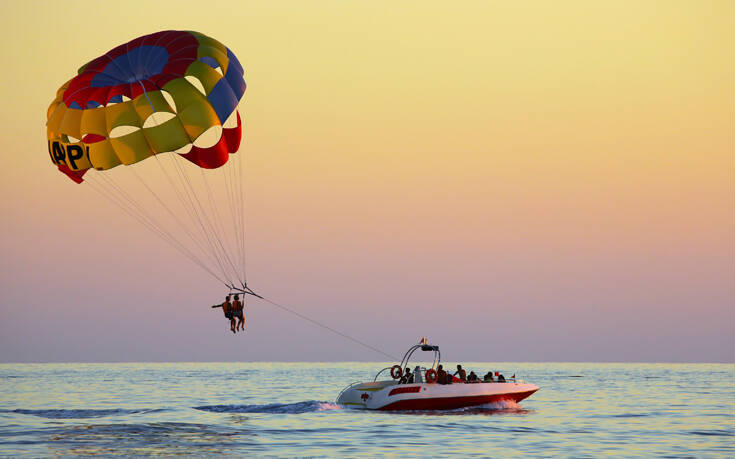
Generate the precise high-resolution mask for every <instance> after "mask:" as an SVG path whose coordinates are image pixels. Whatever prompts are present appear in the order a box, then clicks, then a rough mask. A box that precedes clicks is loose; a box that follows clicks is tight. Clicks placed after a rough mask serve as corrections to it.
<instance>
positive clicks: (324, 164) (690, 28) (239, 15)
mask: <svg viewBox="0 0 735 459" xmlns="http://www.w3.org/2000/svg"><path fill="white" fill-rule="evenodd" d="M1 16H2V18H0V23H2V28H1V29H0V30H2V31H3V32H2V33H3V35H4V38H5V46H3V47H2V49H1V50H0V57H1V59H0V61H2V62H3V63H4V65H5V71H4V72H3V76H2V77H0V78H2V84H1V85H0V88H2V89H0V90H1V91H2V102H3V110H2V111H1V112H0V116H1V117H2V120H0V129H1V130H2V139H3V143H4V145H3V148H2V150H3V152H2V154H1V155H2V156H1V158H2V162H3V167H2V168H0V195H2V196H3V199H2V200H0V215H1V216H2V218H1V219H0V222H1V224H0V253H1V254H2V256H1V258H0V362H47V361H53V362H70V361H71V362H73V361H102V362H105V361H229V360H263V361H267V360H380V359H381V356H380V355H379V354H375V353H372V352H371V351H368V350H365V349H363V348H361V347H359V346H357V345H355V344H353V343H351V342H349V341H345V340H344V339H342V338H340V337H339V336H335V335H332V334H330V333H328V332H326V331H324V330H322V329H319V328H316V327H314V326H313V325H311V324H309V323H307V322H304V321H302V320H300V319H298V318H295V317H293V316H290V315H288V314H285V313H284V312H282V311H280V310H278V309H275V308H273V307H272V306H270V305H268V304H267V303H263V302H259V301H255V300H253V301H249V303H248V305H247V309H246V315H247V332H246V333H245V334H239V335H237V336H233V335H232V334H231V333H229V331H227V329H226V323H225V321H224V319H223V318H222V317H221V313H219V312H217V311H212V310H211V309H210V308H209V307H208V306H209V305H211V304H213V303H214V302H216V301H218V300H220V298H221V297H222V296H223V294H224V293H225V292H224V291H223V289H222V287H221V285H218V284H217V283H216V282H215V281H213V280H212V279H211V278H209V277H207V276H206V274H204V273H203V272H202V271H201V270H199V268H198V267H197V266H196V265H194V264H192V263H191V262H189V261H188V260H187V259H186V258H184V257H182V256H181V255H180V254H179V253H178V252H176V251H174V250H173V249H171V248H170V247H169V246H167V245H165V244H164V243H162V242H161V241H160V240H159V239H157V238H156V237H155V236H154V235H152V234H151V233H149V232H148V231H147V230H146V229H145V228H143V227H142V226H141V225H140V224H138V223H137V222H135V221H134V220H132V219H130V218H129V217H127V216H126V215H124V214H122V213H121V212H120V211H119V210H118V209H117V208H115V207H113V206H111V205H110V204H109V203H107V202H106V201H104V200H103V199H102V198H101V197H99V196H98V195H96V194H95V193H93V192H91V191H90V190H89V189H88V188H85V184H82V185H76V184H74V183H72V182H71V181H70V180H68V179H67V178H66V177H64V176H63V175H62V174H60V173H58V172H57V171H56V170H55V168H54V166H53V165H52V164H51V162H50V161H49V157H48V154H47V151H46V141H45V120H46V108H47V107H48V104H49V103H50V102H51V100H52V99H53V97H54V95H55V93H56V90H57V88H58V87H59V86H60V85H61V84H62V83H64V82H65V81H66V80H67V79H68V78H70V77H71V76H73V75H74V74H75V72H76V70H77V68H78V67H79V66H80V65H82V64H83V63H86V62H87V61H89V60H90V59H92V58H94V57H96V56H98V55H100V54H102V53H104V52H106V51H108V50H109V49H111V48H112V47H114V46H116V45H118V44H120V43H124V42H126V41H128V40H130V39H132V38H135V37H137V36H139V35H144V34H148V33H152V32H155V31H158V30H164V29H181V30H187V29H189V30H197V31H200V32H203V33H205V34H208V35H210V36H212V37H215V38H216V39H218V40H220V41H221V42H223V43H224V44H226V45H227V46H228V47H229V48H230V49H232V50H233V51H234V52H235V53H236V54H237V55H238V57H239V58H240V60H241V62H242V64H243V66H244V68H245V72H246V75H245V76H246V80H247V82H248V90H247V92H246V94H245V98H244V100H243V102H242V103H241V106H240V109H241V111H242V113H243V116H244V122H245V126H244V142H243V146H242V148H241V152H242V153H244V154H245V155H246V157H247V161H246V166H247V167H246V171H247V172H246V183H245V187H246V194H247V255H248V259H247V266H248V280H249V282H250V283H251V285H252V286H253V287H254V288H255V289H257V290H258V291H259V292H262V293H264V294H265V295H266V296H268V297H270V298H272V299H273V300H275V301H278V302H280V303H283V304H285V305H288V306H289V307H291V308H293V309H295V310H298V311H299V312H301V313H303V314H305V315H307V316H309V317H313V318H314V319H317V320H320V321H322V322H324V323H326V324H329V325H330V326H333V327H334V328H337V329H339V330H341V331H343V332H345V333H348V334H350V335H352V336H355V337H356V338H358V339H360V340H363V341H365V342H368V343H371V344H373V345H375V346H378V347H380V348H381V349H384V350H386V351H387V352H389V353H391V354H394V355H396V354H398V355H400V354H402V352H403V351H404V350H405V349H406V348H407V347H408V346H409V345H411V344H412V343H414V342H416V341H417V340H418V339H420V338H421V337H422V336H428V337H429V338H430V339H431V340H432V341H433V342H436V343H438V344H440V345H441V346H442V349H443V355H444V357H445V358H447V359H449V360H465V361H660V362H735V337H734V336H735V205H734V202H735V177H734V175H735V129H733V120H734V119H735V84H734V82H735V46H733V43H735V2H730V1H668V2H655V1H608V2H604V1H597V2H588V1H561V2H559V1H528V2H501V1H490V2H486V1H478V2H447V1H441V2H435V1H421V2H418V1H416V2H393V1H374V0H371V1H358V2H343V1H317V2H300V1H294V2H287V1H277V2H270V1H261V2H242V1H237V2H230V3H224V2H182V1H179V2H144V3H137V4H136V2H114V3H110V2H91V1H90V2H64V5H63V6H61V5H56V4H55V3H51V2H49V3H37V2H12V3H11V2H5V3H4V4H3V14H2V15H1Z"/></svg>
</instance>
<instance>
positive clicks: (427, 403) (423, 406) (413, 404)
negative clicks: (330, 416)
mask: <svg viewBox="0 0 735 459" xmlns="http://www.w3.org/2000/svg"><path fill="white" fill-rule="evenodd" d="M406 389H410V388H409V387H406ZM393 390H400V389H393ZM416 392H417V391H416ZM534 392H536V390H529V391H526V392H516V393H514V394H494V395H471V396H468V397H443V398H414V399H408V400H398V401H396V402H393V403H391V404H389V405H386V406H384V407H382V408H380V409H381V410H384V411H394V410H410V411H413V410H416V411H420V410H453V409H456V408H465V407H468V406H477V405H484V404H486V403H496V402H501V401H503V400H513V401H514V402H520V401H521V400H523V399H524V398H527V397H529V396H530V395H531V394H533V393H534ZM388 395H393V391H391V393H390V394H388Z"/></svg>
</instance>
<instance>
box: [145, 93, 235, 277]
mask: <svg viewBox="0 0 735 459" xmlns="http://www.w3.org/2000/svg"><path fill="white" fill-rule="evenodd" d="M137 82H138V84H139V85H140V88H141V90H142V91H143V94H144V95H145V98H146V100H147V101H148V105H149V106H150V107H151V116H154V114H155V113H156V110H155V108H154V107H153V103H152V102H151V99H150V97H148V91H146V89H145V85H143V83H142V82H141V81H140V80H137ZM131 89H132V83H131ZM159 89H161V88H160V87H159ZM154 121H156V119H155V118H154ZM153 156H154V157H155V158H156V162H157V163H158V165H159V167H160V168H161V170H162V171H163V172H164V174H165V175H166V178H167V179H168V181H169V183H171V185H172V186H173V187H174V189H175V191H176V194H177V196H179V200H180V201H181V202H182V205H183V207H184V209H185V210H186V211H187V213H188V214H189V217H190V218H192V221H193V220H194V217H193V216H192V214H191V212H190V210H189V207H188V206H187V205H186V204H185V203H184V201H183V199H182V198H181V195H180V193H179V189H178V187H176V186H175V185H174V184H173V182H172V181H171V179H170V177H169V175H168V173H167V172H166V170H165V168H163V167H162V166H161V164H160V161H158V155H157V154H154V155H153ZM174 162H175V160H174ZM177 166H178V164H177ZM182 173H183V171H182ZM182 184H183V181H182ZM146 187H147V186H146ZM147 188H149V187H147ZM149 190H150V188H149ZM154 194H155V193H154ZM192 194H194V191H193V189H192ZM194 196H196V195H195V194H194ZM159 202H161V204H162V205H163V202H162V201H161V200H160V199H159ZM190 204H191V209H193V210H194V212H195V213H196V219H198V220H199V223H200V226H201V230H202V234H203V235H204V237H203V238H202V241H204V240H206V241H207V242H208V243H209V245H210V249H211V252H210V255H211V256H212V257H213V258H214V260H215V262H216V263H217V264H218V265H219V267H220V270H221V271H222V275H223V276H224V277H225V278H227V279H228V280H229V277H230V276H229V275H228V273H227V271H226V270H225V268H224V266H223V265H222V264H221V263H220V261H219V256H218V254H217V249H216V247H215V246H214V243H213V242H212V240H211V238H210V237H209V233H208V231H207V230H206V229H205V228H204V225H202V224H201V218H200V216H199V213H198V211H197V208H196V206H194V203H193V201H192V200H191V199H190ZM164 207H165V208H166V209H167V210H168V211H169V213H171V214H172V215H173V213H172V212H171V211H170V210H169V209H168V207H167V206H165V205H164ZM202 211H203V209H202ZM174 218H176V217H175V216H174ZM205 218H206V215H205ZM176 220H177V222H179V224H180V225H181V226H182V228H183V229H185V228H186V226H185V225H182V224H181V223H180V221H179V220H178V218H176ZM189 237H190V238H191V239H192V240H193V241H195V242H197V240H196V239H195V238H194V237H193V236H192V235H191V234H190V233H189ZM197 244H198V245H200V249H201V250H202V251H203V252H205V253H207V251H206V250H204V249H203V248H202V247H201V245H203V244H199V243H198V242H197Z"/></svg>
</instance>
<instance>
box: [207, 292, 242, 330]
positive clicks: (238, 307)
mask: <svg viewBox="0 0 735 459" xmlns="http://www.w3.org/2000/svg"><path fill="white" fill-rule="evenodd" d="M212 307H213V308H222V312H224V313H225V318H226V319H228V320H229V321H230V330H231V331H232V333H236V332H237V331H238V330H241V331H245V316H244V315H243V310H244V309H245V303H244V302H242V301H240V295H235V299H234V301H232V302H230V295H227V296H226V297H225V302H224V303H222V304H215V305H214V306H212ZM235 319H237V323H235Z"/></svg>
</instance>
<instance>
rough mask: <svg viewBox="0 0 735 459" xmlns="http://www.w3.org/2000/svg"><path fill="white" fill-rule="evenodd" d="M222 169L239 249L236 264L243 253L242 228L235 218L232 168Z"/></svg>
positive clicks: (225, 166)
mask: <svg viewBox="0 0 735 459" xmlns="http://www.w3.org/2000/svg"><path fill="white" fill-rule="evenodd" d="M230 162H231V160H230V161H227V163H230ZM220 169H221V170H222V183H224V186H225V191H226V192H227V204H228V207H229V209H230V217H231V220H232V228H233V229H234V232H235V236H236V240H235V247H236V248H237V249H238V254H237V255H238V256H237V259H236V260H235V262H237V261H238V259H239V258H241V257H242V253H241V250H240V243H239V237H240V228H239V227H238V219H237V218H236V217H235V216H236V215H237V214H236V212H237V209H236V204H235V202H234V199H235V197H234V194H233V192H232V188H233V185H232V179H231V175H232V174H230V171H231V170H232V167H231V165H229V164H225V165H224V166H222V167H221V168H220ZM241 274H244V273H242V272H241ZM243 280H244V279H243Z"/></svg>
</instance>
